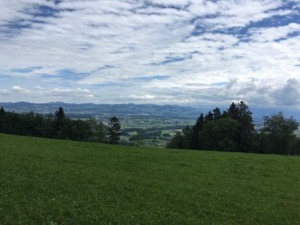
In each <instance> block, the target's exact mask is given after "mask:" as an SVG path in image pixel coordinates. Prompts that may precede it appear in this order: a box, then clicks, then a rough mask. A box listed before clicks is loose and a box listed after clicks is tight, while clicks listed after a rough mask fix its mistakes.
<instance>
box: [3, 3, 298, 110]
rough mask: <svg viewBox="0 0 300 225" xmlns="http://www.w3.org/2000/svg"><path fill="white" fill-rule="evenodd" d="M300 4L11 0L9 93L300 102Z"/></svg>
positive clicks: (6, 37) (6, 21)
mask: <svg viewBox="0 0 300 225" xmlns="http://www.w3.org/2000/svg"><path fill="white" fill-rule="evenodd" d="M299 12H300V4H299V1H283V0H253V1H249V0H214V1H213V0H76V1H73V0H72V1H71V0H64V1H62V0H55V1H54V0H52V1H44V0H2V1H1V3H0V49H1V51H0V97H1V101H33V102H49V101H66V102H95V103H128V102H134V103H156V104H184V105H204V104H205V105H220V104H225V105H228V103H229V102H231V101H234V100H244V101H246V102H248V103H249V104H252V105H257V106H260V105H263V106H268V105H270V106H280V107H284V106H287V107H298V106H299V103H300V93H299V90H300V78H299V72H300V55H299V50H300V41H299V37H300V22H299V21H300V13H299Z"/></svg>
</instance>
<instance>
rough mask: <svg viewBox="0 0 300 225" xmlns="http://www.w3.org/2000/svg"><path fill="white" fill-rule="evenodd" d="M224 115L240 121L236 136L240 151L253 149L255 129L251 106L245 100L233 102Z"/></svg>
mask: <svg viewBox="0 0 300 225" xmlns="http://www.w3.org/2000/svg"><path fill="white" fill-rule="evenodd" d="M224 115H225V116H228V117H230V118H231V119H233V120H236V121H238V122H239V129H238V132H237V133H236V135H235V137H234V139H235V142H236V143H237V144H238V151H242V152H249V151H252V149H253V136H254V133H255V129H254V123H253V119H252V112H251V111H250V110H249V107H248V106H247V105H246V104H245V103H244V102H243V101H241V102H240V103H238V104H235V103H232V104H231V105H230V106H229V109H228V110H227V112H225V113H224Z"/></svg>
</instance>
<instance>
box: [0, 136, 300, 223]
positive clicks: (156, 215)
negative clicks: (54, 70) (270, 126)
mask: <svg viewBox="0 0 300 225" xmlns="http://www.w3.org/2000/svg"><path fill="white" fill-rule="evenodd" d="M299 193H300V158H297V157H286V156H273V155H255V154H239V153H221V152H205V151H175V150H174V151H172V150H159V149H146V148H129V147H121V146H112V145H102V144H92V143H78V142H71V141H59V140H47V139H38V138H29V137H17V136H9V135H2V134H0V224H1V225H2V224H3V225H10V224H31V225H33V224H37V225H42V224H49V225H50V224H72V225H76V224H89V225H90V224H130V225H133V224H168V225H169V224H230V225H233V224H239V225H240V224H251V225H253V224H272V225H275V224H298V222H299V221H300V214H299V212H300V194H299Z"/></svg>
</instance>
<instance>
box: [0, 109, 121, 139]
mask: <svg viewBox="0 0 300 225" xmlns="http://www.w3.org/2000/svg"><path fill="white" fill-rule="evenodd" d="M0 133H6V134H16V135H26V136H35V137H45V138H56V139H69V140H74V141H92V142H102V143H111V144H116V143H118V142H119V140H120V133H121V124H120V122H119V119H118V118H117V117H115V116H113V117H111V118H110V120H109V122H108V125H104V123H103V122H102V121H99V120H96V119H92V118H90V119H88V120H80V119H77V120H74V119H70V118H68V117H67V116H66V115H65V112H64V109H63V108H62V107H59V108H58V110H57V111H56V112H55V113H54V114H52V113H50V114H47V115H43V114H36V113H34V112H29V113H15V112H7V111H5V110H4V108H3V107H1V108H0Z"/></svg>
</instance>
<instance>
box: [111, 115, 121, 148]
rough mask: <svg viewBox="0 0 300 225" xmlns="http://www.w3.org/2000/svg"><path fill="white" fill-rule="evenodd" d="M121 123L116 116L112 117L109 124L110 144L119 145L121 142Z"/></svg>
mask: <svg viewBox="0 0 300 225" xmlns="http://www.w3.org/2000/svg"><path fill="white" fill-rule="evenodd" d="M120 135H121V123H120V121H119V119H118V118H117V117H115V116H113V117H111V118H110V120H109V123H108V141H109V143H110V144H117V143H119V141H120Z"/></svg>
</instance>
